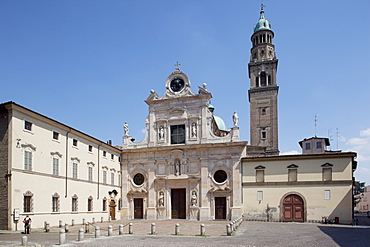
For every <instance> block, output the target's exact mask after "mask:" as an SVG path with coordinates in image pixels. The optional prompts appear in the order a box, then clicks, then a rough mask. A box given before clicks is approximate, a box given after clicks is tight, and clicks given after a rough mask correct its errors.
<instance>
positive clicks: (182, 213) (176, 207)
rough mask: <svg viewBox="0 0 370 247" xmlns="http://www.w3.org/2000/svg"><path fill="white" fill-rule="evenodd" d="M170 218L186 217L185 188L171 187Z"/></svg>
mask: <svg viewBox="0 0 370 247" xmlns="http://www.w3.org/2000/svg"><path fill="white" fill-rule="evenodd" d="M171 218H172V219H186V189H171Z"/></svg>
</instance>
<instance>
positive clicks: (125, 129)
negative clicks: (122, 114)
mask: <svg viewBox="0 0 370 247" xmlns="http://www.w3.org/2000/svg"><path fill="white" fill-rule="evenodd" d="M123 131H124V134H125V136H128V132H129V129H128V124H127V122H125V124H124V125H123Z"/></svg>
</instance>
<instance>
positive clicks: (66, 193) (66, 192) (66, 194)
mask: <svg viewBox="0 0 370 247" xmlns="http://www.w3.org/2000/svg"><path fill="white" fill-rule="evenodd" d="M71 131H72V129H71V128H70V129H69V131H68V132H67V134H66V186H65V188H66V191H65V195H64V197H65V198H67V196H68V134H69V133H71Z"/></svg>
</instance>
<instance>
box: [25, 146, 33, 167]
mask: <svg viewBox="0 0 370 247" xmlns="http://www.w3.org/2000/svg"><path fill="white" fill-rule="evenodd" d="M24 169H25V170H28V171H32V152H31V151H28V150H25V151H24Z"/></svg>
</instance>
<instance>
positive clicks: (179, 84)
mask: <svg viewBox="0 0 370 247" xmlns="http://www.w3.org/2000/svg"><path fill="white" fill-rule="evenodd" d="M184 86H185V82H184V80H183V79H181V78H179V77H175V78H173V79H172V81H171V83H170V88H171V90H172V91H173V92H180V91H181V90H182V89H183V88H184Z"/></svg>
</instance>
